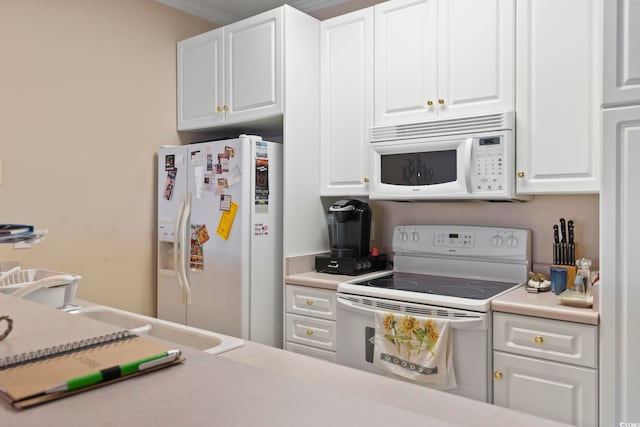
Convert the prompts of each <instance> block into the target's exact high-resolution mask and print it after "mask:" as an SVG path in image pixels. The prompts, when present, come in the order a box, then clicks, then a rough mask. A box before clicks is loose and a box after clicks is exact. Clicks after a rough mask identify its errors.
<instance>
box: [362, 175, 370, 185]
mask: <svg viewBox="0 0 640 427" xmlns="http://www.w3.org/2000/svg"><path fill="white" fill-rule="evenodd" d="M363 181H364V182H365V184H366V183H367V182H369V178H368V177H366V176H365V177H364V179H363Z"/></svg>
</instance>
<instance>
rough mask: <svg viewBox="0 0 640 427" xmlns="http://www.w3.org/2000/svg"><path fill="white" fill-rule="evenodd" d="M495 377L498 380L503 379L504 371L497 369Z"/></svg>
mask: <svg viewBox="0 0 640 427" xmlns="http://www.w3.org/2000/svg"><path fill="white" fill-rule="evenodd" d="M493 378H495V379H497V380H501V379H502V371H496V372H495V373H494V374H493Z"/></svg>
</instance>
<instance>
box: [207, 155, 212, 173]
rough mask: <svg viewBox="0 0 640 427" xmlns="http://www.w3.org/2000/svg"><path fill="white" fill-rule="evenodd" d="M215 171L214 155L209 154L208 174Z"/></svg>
mask: <svg viewBox="0 0 640 427" xmlns="http://www.w3.org/2000/svg"><path fill="white" fill-rule="evenodd" d="M212 170H213V154H209V153H207V172H211V171H212Z"/></svg>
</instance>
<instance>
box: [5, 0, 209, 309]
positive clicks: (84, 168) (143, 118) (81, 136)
mask: <svg viewBox="0 0 640 427" xmlns="http://www.w3.org/2000/svg"><path fill="white" fill-rule="evenodd" d="M213 27H214V25H213V24H211V23H208V22H205V21H203V20H200V19H198V18H195V17H193V16H190V15H187V14H184V13H181V12H179V11H177V10H175V9H172V8H169V7H166V6H164V5H162V4H160V3H157V2H155V1H151V0H55V1H51V0H26V1H1V2H0V52H2V62H1V66H0V94H1V95H0V160H3V161H4V182H3V183H2V184H0V223H2V222H24V223H31V224H35V225H36V226H37V227H39V228H47V229H49V235H48V236H47V238H46V239H45V240H44V241H43V242H41V243H39V244H36V245H34V246H33V247H32V248H31V249H23V250H15V249H13V248H12V247H10V246H9V245H0V260H18V261H20V262H21V264H22V265H23V266H26V267H37V268H47V269H55V270H60V271H64V272H72V273H78V274H81V275H82V280H81V281H80V286H79V291H78V292H79V296H80V297H82V298H86V299H89V300H93V301H97V302H101V303H105V304H109V305H113V306H117V307H122V308H125V309H128V310H133V311H137V312H141V313H145V314H153V313H154V310H155V273H154V271H155V243H154V239H155V191H156V190H155V188H156V187H155V160H154V154H155V153H156V150H157V148H158V146H159V145H161V144H179V143H180V141H179V139H178V135H177V133H176V125H175V122H176V101H175V99H176V85H175V79H176V77H175V69H176V62H175V61H176V60H175V46H176V41H178V40H181V39H184V38H187V37H190V36H193V35H195V34H199V33H202V32H204V31H207V30H209V29H211V28H213Z"/></svg>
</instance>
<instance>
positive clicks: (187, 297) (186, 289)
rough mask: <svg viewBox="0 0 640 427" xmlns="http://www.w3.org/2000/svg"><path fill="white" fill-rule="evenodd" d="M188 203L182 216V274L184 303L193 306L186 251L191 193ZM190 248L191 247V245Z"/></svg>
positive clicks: (188, 196)
mask: <svg viewBox="0 0 640 427" xmlns="http://www.w3.org/2000/svg"><path fill="white" fill-rule="evenodd" d="M186 199H187V200H186V203H185V207H184V210H183V212H182V216H181V219H180V221H181V224H180V230H181V233H182V235H181V238H180V242H181V243H180V273H181V282H182V297H183V302H184V303H186V304H191V286H190V285H189V278H188V277H187V271H186V270H187V251H186V250H185V246H186V245H185V244H184V242H185V240H186V236H187V231H188V230H187V226H188V222H189V221H188V220H189V217H190V216H191V192H187V195H186ZM189 247H190V245H189Z"/></svg>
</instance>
